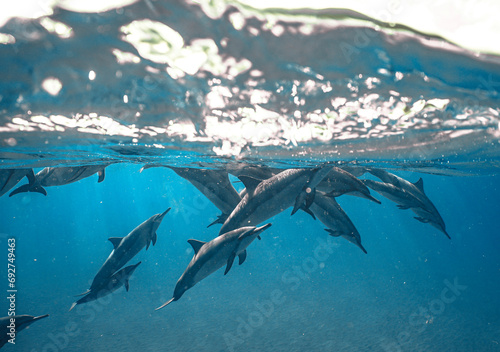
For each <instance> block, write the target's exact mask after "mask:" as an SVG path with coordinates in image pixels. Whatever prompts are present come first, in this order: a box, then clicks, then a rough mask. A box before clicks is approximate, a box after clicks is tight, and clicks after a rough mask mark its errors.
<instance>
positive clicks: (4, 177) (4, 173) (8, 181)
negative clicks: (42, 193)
mask: <svg viewBox="0 0 500 352" xmlns="http://www.w3.org/2000/svg"><path fill="white" fill-rule="evenodd" d="M25 176H26V178H27V179H28V182H29V184H33V183H34V182H35V173H34V172H33V169H0V197H1V196H3V195H4V194H5V193H7V192H8V191H10V190H11V189H12V188H14V186H15V185H17V184H18V183H19V181H21V180H22V178H23V177H25Z"/></svg>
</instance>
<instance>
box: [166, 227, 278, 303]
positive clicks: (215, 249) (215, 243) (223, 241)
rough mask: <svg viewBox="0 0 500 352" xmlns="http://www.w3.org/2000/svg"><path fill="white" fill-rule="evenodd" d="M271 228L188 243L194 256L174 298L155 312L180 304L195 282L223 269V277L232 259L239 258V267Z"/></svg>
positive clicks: (251, 228) (176, 289)
mask: <svg viewBox="0 0 500 352" xmlns="http://www.w3.org/2000/svg"><path fill="white" fill-rule="evenodd" d="M270 226H271V224H266V225H264V226H261V227H253V226H247V227H241V228H239V229H236V230H232V231H229V232H226V233H224V234H223V235H221V236H218V237H216V238H215V239H213V240H211V241H210V242H203V241H197V240H188V242H189V244H191V246H192V247H193V249H194V256H193V259H191V262H190V263H189V264H188V266H187V268H186V270H185V271H184V273H183V274H182V276H181V277H180V278H179V280H178V281H177V284H176V285H175V289H174V295H173V297H172V298H171V299H170V300H169V301H167V302H165V303H164V304H163V305H161V306H160V307H158V308H156V310H158V309H161V308H163V307H165V306H167V305H168V304H170V303H171V302H173V301H177V300H179V298H181V297H182V295H183V294H184V292H186V291H187V290H189V289H190V288H191V287H193V286H194V285H196V284H197V283H198V282H200V281H201V280H203V279H204V278H206V277H207V276H208V275H210V274H212V273H214V272H215V271H217V270H218V269H220V268H222V267H223V266H224V265H226V270H225V272H224V275H226V274H227V273H228V272H229V270H230V269H231V266H232V265H233V262H234V259H235V258H236V257H238V258H239V264H240V265H241V264H243V262H244V261H245V259H246V257H247V252H246V248H247V247H248V246H249V245H250V243H252V242H253V241H254V240H255V238H257V236H259V234H260V233H261V232H262V231H264V230H265V229H267V228H269V227H270Z"/></svg>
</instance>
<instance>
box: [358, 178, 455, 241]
mask: <svg viewBox="0 0 500 352" xmlns="http://www.w3.org/2000/svg"><path fill="white" fill-rule="evenodd" d="M368 172H369V173H371V174H372V175H374V176H375V177H378V178H379V179H380V180H382V181H383V182H384V183H386V184H392V185H393V186H394V187H395V188H398V189H400V190H403V191H404V192H406V193H408V194H411V195H412V196H413V197H415V198H416V199H417V200H418V202H419V203H420V205H418V206H409V205H402V206H401V205H400V206H399V207H400V208H401V209H407V208H411V210H412V211H413V212H414V213H415V214H417V215H418V217H415V219H417V220H418V221H420V222H423V223H429V224H431V225H432V226H434V227H435V228H437V229H438V230H440V231H441V232H443V233H444V234H445V235H446V237H448V238H450V239H451V237H450V235H448V232H446V225H445V223H444V221H443V218H442V217H441V215H440V214H439V212H438V210H437V209H436V207H435V206H434V204H433V203H432V202H431V200H430V199H429V198H428V197H427V195H426V194H425V192H424V181H423V180H422V178H420V179H419V180H418V181H417V182H415V183H411V182H410V181H407V180H405V179H404V178H401V177H399V176H397V175H394V174H391V173H389V172H387V171H385V170H382V169H375V168H369V169H368ZM367 186H369V187H370V185H368V184H367ZM372 189H373V188H372ZM391 200H392V199H391ZM394 201H395V200H394ZM395 202H396V201H395ZM396 203H398V202H396ZM398 204H400V203H398Z"/></svg>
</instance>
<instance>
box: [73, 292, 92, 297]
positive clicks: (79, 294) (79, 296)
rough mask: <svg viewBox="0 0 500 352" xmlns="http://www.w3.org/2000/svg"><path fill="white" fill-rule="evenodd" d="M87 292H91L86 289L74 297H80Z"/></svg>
mask: <svg viewBox="0 0 500 352" xmlns="http://www.w3.org/2000/svg"><path fill="white" fill-rule="evenodd" d="M87 293H90V290H87V291H85V292H82V293H80V294H78V295H75V296H73V297H80V296H84V295H86V294H87Z"/></svg>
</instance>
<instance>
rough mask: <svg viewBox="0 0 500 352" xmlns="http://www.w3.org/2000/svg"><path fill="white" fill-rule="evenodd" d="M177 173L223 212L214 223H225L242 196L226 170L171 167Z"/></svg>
mask: <svg viewBox="0 0 500 352" xmlns="http://www.w3.org/2000/svg"><path fill="white" fill-rule="evenodd" d="M169 168H171V169H172V170H174V171H175V173H176V174H177V175H179V176H180V177H182V178H184V179H186V180H188V181H189V182H190V183H191V184H192V185H193V186H195V187H196V188H197V189H198V190H199V191H200V192H201V193H203V194H204V195H205V197H207V198H208V200H210V201H211V202H212V203H213V204H214V205H215V206H216V207H217V208H219V210H220V211H221V212H222V214H221V215H219V216H218V219H217V220H216V221H214V222H212V223H211V224H210V225H208V227H210V226H211V225H214V224H223V223H224V221H226V219H227V217H228V216H229V214H231V212H232V211H233V210H234V208H236V206H237V205H238V203H239V202H240V200H241V198H240V195H239V194H238V192H236V190H235V189H234V187H233V185H232V184H231V182H230V181H229V176H228V173H227V172H226V171H222V170H212V169H195V168H178V167H170V166H169Z"/></svg>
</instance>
